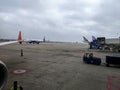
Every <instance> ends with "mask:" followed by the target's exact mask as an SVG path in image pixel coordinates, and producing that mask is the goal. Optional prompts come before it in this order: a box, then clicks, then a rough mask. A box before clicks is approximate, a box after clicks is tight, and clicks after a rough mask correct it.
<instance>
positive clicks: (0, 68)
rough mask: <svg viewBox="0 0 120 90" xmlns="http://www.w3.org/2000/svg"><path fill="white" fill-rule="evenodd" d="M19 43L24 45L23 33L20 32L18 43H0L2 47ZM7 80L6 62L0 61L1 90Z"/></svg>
mask: <svg viewBox="0 0 120 90" xmlns="http://www.w3.org/2000/svg"><path fill="white" fill-rule="evenodd" d="M17 42H19V43H20V44H22V35H21V32H19V34H18V41H8V42H2V43H0V46H4V45H8V44H13V43H17ZM7 79H8V69H7V66H6V65H5V63H4V62H2V61H0V90H2V89H3V88H4V87H5V85H6V83H7Z"/></svg>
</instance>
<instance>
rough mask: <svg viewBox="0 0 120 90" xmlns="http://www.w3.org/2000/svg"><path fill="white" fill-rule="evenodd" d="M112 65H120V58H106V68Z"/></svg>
mask: <svg viewBox="0 0 120 90" xmlns="http://www.w3.org/2000/svg"><path fill="white" fill-rule="evenodd" d="M110 64H113V65H120V56H106V66H107V67H109V66H110Z"/></svg>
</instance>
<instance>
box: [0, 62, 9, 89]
mask: <svg viewBox="0 0 120 90" xmlns="http://www.w3.org/2000/svg"><path fill="white" fill-rule="evenodd" d="M7 78H8V69H7V67H6V65H5V64H4V63H3V62H2V61H0V90H2V89H3V87H4V86H5V85H6V82H7Z"/></svg>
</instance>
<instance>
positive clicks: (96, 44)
mask: <svg viewBox="0 0 120 90" xmlns="http://www.w3.org/2000/svg"><path fill="white" fill-rule="evenodd" d="M83 40H84V42H86V43H88V44H89V45H90V49H101V48H102V44H100V43H99V42H98V40H97V39H96V38H95V36H92V41H91V42H90V41H89V40H88V39H87V38H86V37H84V36H83Z"/></svg>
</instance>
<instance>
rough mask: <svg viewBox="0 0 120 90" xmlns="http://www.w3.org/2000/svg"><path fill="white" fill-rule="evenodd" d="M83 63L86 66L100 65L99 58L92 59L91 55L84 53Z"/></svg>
mask: <svg viewBox="0 0 120 90" xmlns="http://www.w3.org/2000/svg"><path fill="white" fill-rule="evenodd" d="M83 62H84V63H88V64H95V65H100V64H101V58H98V57H93V53H85V54H84V56H83Z"/></svg>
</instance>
